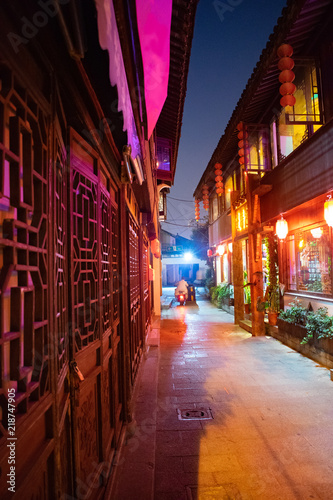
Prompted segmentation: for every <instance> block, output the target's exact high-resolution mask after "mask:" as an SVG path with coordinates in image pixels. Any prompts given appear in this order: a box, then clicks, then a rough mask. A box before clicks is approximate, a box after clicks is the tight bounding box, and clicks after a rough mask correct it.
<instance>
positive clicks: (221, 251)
mask: <svg viewBox="0 0 333 500" xmlns="http://www.w3.org/2000/svg"><path fill="white" fill-rule="evenodd" d="M216 253H217V254H218V255H220V256H221V255H223V254H224V253H225V245H219V246H218V247H217V249H216Z"/></svg>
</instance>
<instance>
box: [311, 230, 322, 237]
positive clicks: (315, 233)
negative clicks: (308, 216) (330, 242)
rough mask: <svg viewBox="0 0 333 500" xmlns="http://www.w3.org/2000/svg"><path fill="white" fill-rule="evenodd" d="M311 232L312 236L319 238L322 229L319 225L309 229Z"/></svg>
mask: <svg viewBox="0 0 333 500" xmlns="http://www.w3.org/2000/svg"><path fill="white" fill-rule="evenodd" d="M311 234H312V236H313V237H314V238H317V239H319V238H321V237H322V234H323V229H322V228H321V227H315V228H314V229H311Z"/></svg>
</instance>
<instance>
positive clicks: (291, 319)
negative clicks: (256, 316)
mask: <svg viewBox="0 0 333 500" xmlns="http://www.w3.org/2000/svg"><path fill="white" fill-rule="evenodd" d="M307 315H308V310H307V309H306V308H305V307H303V306H302V305H301V303H300V301H299V300H298V298H297V297H296V298H295V299H294V300H293V301H292V302H290V308H289V309H286V310H285V311H281V312H280V318H281V319H283V320H284V321H287V323H292V324H295V325H302V326H305V324H306V320H307Z"/></svg>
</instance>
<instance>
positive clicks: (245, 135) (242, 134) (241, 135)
mask: <svg viewBox="0 0 333 500" xmlns="http://www.w3.org/2000/svg"><path fill="white" fill-rule="evenodd" d="M237 137H238V139H240V140H241V139H247V138H248V137H249V134H248V133H247V132H246V130H241V131H240V132H238V134H237Z"/></svg>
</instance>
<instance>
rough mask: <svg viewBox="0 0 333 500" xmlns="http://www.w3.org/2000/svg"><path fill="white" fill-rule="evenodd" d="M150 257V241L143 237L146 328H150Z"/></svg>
mask: <svg viewBox="0 0 333 500" xmlns="http://www.w3.org/2000/svg"><path fill="white" fill-rule="evenodd" d="M148 273H149V257H148V241H147V239H146V238H145V237H143V244H142V274H143V301H144V304H143V310H144V314H145V327H146V329H147V328H148V324H149V320H150V301H149V274H148Z"/></svg>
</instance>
